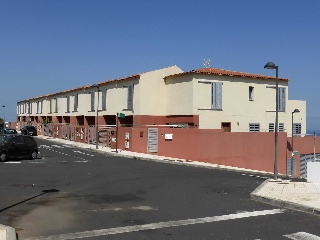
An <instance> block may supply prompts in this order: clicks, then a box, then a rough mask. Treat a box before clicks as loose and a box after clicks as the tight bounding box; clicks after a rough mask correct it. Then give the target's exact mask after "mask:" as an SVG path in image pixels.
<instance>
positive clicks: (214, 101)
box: [211, 82, 222, 110]
mask: <svg viewBox="0 0 320 240" xmlns="http://www.w3.org/2000/svg"><path fill="white" fill-rule="evenodd" d="M211 109H217V110H222V83H220V82H212V83H211Z"/></svg>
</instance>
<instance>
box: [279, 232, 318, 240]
mask: <svg viewBox="0 0 320 240" xmlns="http://www.w3.org/2000/svg"><path fill="white" fill-rule="evenodd" d="M284 236H285V237H287V238H289V239H294V240H320V237H318V236H316V235H312V234H310V233H306V232H297V233H292V234H289V235H284Z"/></svg>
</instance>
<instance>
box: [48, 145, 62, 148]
mask: <svg viewBox="0 0 320 240" xmlns="http://www.w3.org/2000/svg"><path fill="white" fill-rule="evenodd" d="M51 146H52V147H56V148H64V147H62V146H59V145H51Z"/></svg>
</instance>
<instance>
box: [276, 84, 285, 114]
mask: <svg viewBox="0 0 320 240" xmlns="http://www.w3.org/2000/svg"><path fill="white" fill-rule="evenodd" d="M278 94H279V95H278V96H279V101H278V110H279V112H285V111H286V88H284V87H279V88H278Z"/></svg>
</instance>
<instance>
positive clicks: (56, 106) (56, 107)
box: [55, 98, 58, 113]
mask: <svg viewBox="0 0 320 240" xmlns="http://www.w3.org/2000/svg"><path fill="white" fill-rule="evenodd" d="M55 112H56V113H57V112H58V98H56V105H55Z"/></svg>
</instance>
